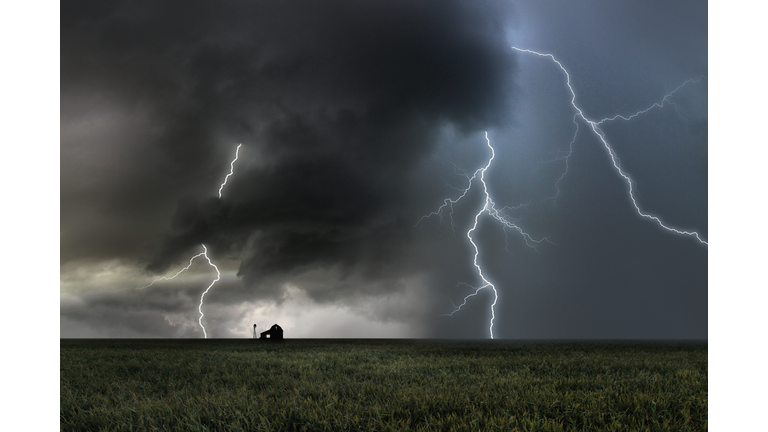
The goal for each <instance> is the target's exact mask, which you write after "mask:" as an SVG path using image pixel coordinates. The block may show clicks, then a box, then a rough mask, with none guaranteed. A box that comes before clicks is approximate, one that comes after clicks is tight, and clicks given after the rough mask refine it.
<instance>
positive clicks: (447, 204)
mask: <svg viewBox="0 0 768 432" xmlns="http://www.w3.org/2000/svg"><path fill="white" fill-rule="evenodd" d="M485 141H486V143H487V145H488V148H489V149H491V157H490V158H489V159H488V163H487V164H486V165H485V166H484V167H482V168H479V169H477V170H476V171H475V173H474V174H473V175H472V177H469V175H468V174H466V173H465V175H466V177H467V178H468V179H469V184H468V185H467V188H466V189H463V190H461V195H459V197H458V198H456V199H451V198H446V199H445V200H444V201H443V205H441V206H440V208H438V209H437V210H436V211H434V212H432V213H430V214H428V215H425V216H423V217H422V218H421V219H419V222H421V221H422V220H424V219H425V218H429V217H431V216H435V215H440V216H441V215H442V212H443V210H445V209H446V208H448V209H449V215H450V216H451V226H452V227H455V225H454V223H453V205H454V204H456V203H458V202H459V201H461V199H462V198H464V197H465V196H466V195H467V193H469V190H470V189H471V188H472V182H473V181H474V180H475V179H476V178H478V175H479V179H480V183H482V184H483V194H484V195H485V200H484V204H483V206H482V207H481V208H480V210H478V212H477V213H476V214H475V223H474V225H472V228H470V229H469V231H467V238H468V239H469V242H470V243H472V247H473V248H474V249H475V255H474V258H473V261H472V262H473V264H474V266H475V269H476V270H477V274H478V276H480V279H481V280H482V282H483V283H482V285H480V286H479V287H474V286H471V285H468V284H463V285H466V286H468V287H470V288H472V289H474V292H472V293H471V294H469V295H467V296H466V297H464V301H463V302H462V303H461V304H460V305H458V306H454V310H453V311H452V312H451V313H449V314H444V315H445V316H451V315H453V314H454V313H456V312H458V311H460V310H461V308H462V307H463V306H464V305H465V304H467V300H468V299H469V298H470V297H474V296H476V295H477V294H478V293H479V292H480V291H481V290H483V289H486V288H490V289H491V291H493V303H492V304H491V322H490V325H489V327H488V331H489V333H490V335H491V339H493V321H494V319H495V318H496V313H495V310H494V308H495V307H496V301H497V300H498V298H499V293H498V291H496V286H494V285H493V283H491V282H490V281H489V280H488V279H487V278H486V277H485V275H484V274H483V269H482V268H481V267H480V264H478V262H477V261H478V257H479V255H480V249H478V247H477V244H476V243H475V241H474V240H473V239H472V233H473V232H474V231H475V229H477V224H478V222H479V220H480V216H481V215H482V214H483V213H487V214H488V215H489V216H491V217H492V218H494V219H495V220H496V221H498V222H499V223H500V224H501V225H502V228H504V232H505V234H506V230H507V229H512V230H515V231H517V232H518V233H519V234H520V235H521V236H522V237H523V239H524V240H525V243H526V244H527V245H528V246H530V247H532V248H534V249H535V248H536V245H537V244H540V243H542V242H544V241H547V242H549V240H548V239H547V238H546V237H544V238H542V239H540V240H535V239H534V238H533V237H531V235H530V234H528V233H526V232H525V231H523V229H522V228H520V227H519V226H518V225H517V224H515V223H514V222H512V221H511V220H509V219H508V218H506V217H505V216H504V214H503V210H505V209H507V207H505V208H503V209H497V208H496V203H495V202H494V201H493V199H492V198H491V194H490V193H489V192H488V185H487V184H486V183H485V172H486V171H487V170H488V168H490V167H491V164H492V163H493V159H494V158H495V157H496V151H495V150H494V149H493V146H492V145H491V140H490V139H489V138H488V132H485ZM417 225H418V223H417ZM550 243H551V242H550Z"/></svg>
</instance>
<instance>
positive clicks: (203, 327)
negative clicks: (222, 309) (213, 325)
mask: <svg viewBox="0 0 768 432" xmlns="http://www.w3.org/2000/svg"><path fill="white" fill-rule="evenodd" d="M203 249H204V251H203V253H202V255H203V256H204V257H205V259H206V260H208V264H210V265H211V266H212V267H213V268H214V269H216V279H214V280H213V282H211V284H210V285H208V288H206V289H205V291H203V293H202V294H201V295H200V306H198V307H197V311H198V312H200V318H198V320H197V322H198V323H199V324H200V328H202V329H203V337H204V338H205V339H208V333H206V332H205V326H203V299H204V298H205V295H206V294H208V290H210V289H211V288H213V285H214V284H215V283H216V282H218V281H219V279H221V272H219V268H218V267H216V264H214V263H212V262H211V259H210V258H208V254H207V252H208V249H206V248H205V245H203Z"/></svg>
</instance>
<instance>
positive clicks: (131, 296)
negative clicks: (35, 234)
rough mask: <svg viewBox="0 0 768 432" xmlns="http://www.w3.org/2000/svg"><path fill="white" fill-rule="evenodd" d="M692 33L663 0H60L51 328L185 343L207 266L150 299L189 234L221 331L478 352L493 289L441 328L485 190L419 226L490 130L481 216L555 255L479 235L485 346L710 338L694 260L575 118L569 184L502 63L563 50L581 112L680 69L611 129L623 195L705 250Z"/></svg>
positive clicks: (543, 87) (557, 146)
mask: <svg viewBox="0 0 768 432" xmlns="http://www.w3.org/2000/svg"><path fill="white" fill-rule="evenodd" d="M693 5H695V4H693ZM687 6H691V5H687ZM683 12H685V13H683ZM587 20H591V21H589V22H587ZM706 21H707V15H706V7H704V8H703V9H702V8H695V13H691V12H690V7H687V8H686V9H683V8H681V7H678V6H674V5H673V6H666V5H665V4H662V3H658V4H655V3H651V4H648V5H643V6H639V5H624V6H617V5H615V4H613V3H608V2H586V3H584V4H583V5H581V6H579V7H577V6H575V5H562V4H561V3H554V2H542V3H539V2H536V3H520V4H515V3H512V2H507V1H483V2H470V1H419V2H411V1H387V2H379V1H351V0H350V1H329V2H312V1H294V2H287V3H278V2H243V1H238V2H216V3H212V2H173V1H172V2H162V3H154V2H135V1H133V2H127V1H126V2H108V3H106V4H105V3H103V2H87V1H78V2H68V3H66V4H62V8H61V269H62V270H61V273H62V276H61V278H62V283H61V290H62V301H61V320H62V336H64V337H77V336H123V337H134V336H140V337H199V336H200V335H201V333H202V332H201V331H200V329H199V328H198V327H197V325H196V321H197V316H198V315H197V304H198V301H199V296H200V293H201V292H202V290H203V289H204V288H205V287H206V286H207V285H208V284H209V283H210V281H211V272H212V269H211V268H210V267H209V266H208V265H207V264H206V263H205V262H199V261H197V262H195V263H193V266H192V267H191V268H190V271H189V272H188V274H185V275H184V276H183V277H181V278H179V279H176V280H173V281H167V282H163V283H160V284H157V285H153V286H151V287H148V288H143V287H144V286H146V285H147V284H148V283H149V282H151V281H152V280H153V279H155V278H157V277H160V276H164V275H166V276H167V275H173V274H175V273H176V272H177V271H178V270H180V269H181V268H182V267H184V266H186V265H187V264H188V262H189V259H190V258H191V257H192V256H194V255H196V254H198V253H200V252H201V251H202V246H201V245H203V244H204V245H206V247H207V248H208V251H209V255H210V257H211V259H212V261H213V262H214V263H216V264H217V265H218V266H219V267H220V269H221V270H222V274H223V278H222V280H221V281H220V282H219V283H218V284H217V285H216V286H215V288H214V289H213V290H212V291H211V292H210V294H209V295H208V296H207V297H206V311H207V312H206V322H207V323H208V324H207V325H206V328H210V330H209V334H213V335H214V336H215V337H234V336H242V335H244V334H245V335H247V334H248V331H249V328H250V327H249V326H250V325H251V323H250V321H249V320H255V319H263V320H273V319H274V320H277V319H278V318H280V317H282V319H284V320H288V325H286V324H285V323H284V322H281V326H283V327H284V328H286V331H287V332H288V335H290V333H291V332H290V331H293V334H294V335H295V334H302V335H305V336H318V335H319V336H333V335H340V334H343V335H348V336H350V337H353V336H354V337H362V336H381V335H384V336H410V337H414V336H424V337H486V336H487V328H488V317H489V314H490V312H489V303H488V298H489V293H488V291H484V292H482V293H481V294H480V295H478V298H477V300H476V301H472V302H470V303H469V304H468V305H467V307H466V310H463V311H462V312H460V313H457V314H455V315H454V316H451V317H445V316H441V314H445V313H447V312H450V311H451V310H453V306H452V304H451V303H452V302H453V303H458V302H460V301H461V299H462V298H463V297H464V296H465V295H467V294H468V293H469V292H471V291H470V290H468V289H467V286H466V285H462V283H465V284H470V285H477V284H478V278H477V275H476V271H475V269H474V267H473V265H472V255H473V250H472V248H471V245H469V243H468V242H467V239H466V231H467V229H468V227H469V226H470V225H471V223H472V217H473V215H474V213H475V212H476V210H477V208H478V207H477V206H478V205H480V206H481V205H482V197H481V195H480V193H479V191H478V190H477V189H473V190H472V191H470V193H469V194H468V195H467V196H466V197H465V198H464V199H463V201H462V202H461V204H460V205H457V206H455V208H454V211H453V213H452V214H451V215H449V214H447V213H443V214H441V215H435V216H432V217H429V218H425V219H422V216H424V215H429V214H430V213H431V212H433V211H435V210H437V208H438V207H439V206H440V205H441V204H442V203H443V202H444V201H443V200H444V199H445V198H448V197H451V198H456V197H457V196H458V195H459V193H460V190H461V189H462V188H465V187H467V186H468V179H467V178H466V177H465V176H463V175H462V173H469V174H470V175H471V173H472V172H474V170H476V169H478V168H479V167H481V166H484V164H485V163H487V160H488V157H489V152H488V148H487V147H486V146H485V139H484V132H485V131H489V137H490V138H491V140H492V142H493V143H494V147H495V149H496V154H497V156H496V158H497V159H496V164H495V165H494V167H493V168H492V169H491V170H489V172H488V175H487V179H488V184H489V185H490V186H489V189H490V190H491V191H492V193H493V194H494V196H495V197H497V199H498V200H499V202H497V204H498V205H499V207H503V206H517V205H519V204H526V206H525V207H520V208H516V209H515V210H512V211H511V213H510V214H511V215H512V216H514V217H515V218H516V220H517V221H519V224H520V225H521V226H522V227H524V229H526V230H527V231H528V232H530V233H531V235H532V236H534V237H535V238H544V237H546V238H547V239H549V242H544V243H542V246H541V247H537V248H536V249H532V248H530V247H528V246H527V245H526V244H525V243H524V242H523V241H522V240H521V239H520V238H519V237H516V236H515V233H514V232H513V231H509V230H508V231H504V230H503V229H501V227H499V226H497V225H494V224H493V223H492V220H490V219H488V220H482V221H481V223H480V225H479V227H478V231H477V239H478V241H479V243H482V248H481V249H482V250H481V252H480V257H481V260H482V262H483V265H484V266H486V267H487V270H486V272H487V273H488V274H491V275H493V279H494V281H495V283H496V284H497V285H499V291H500V303H499V306H498V309H497V320H496V326H497V328H498V329H499V330H498V332H497V333H498V334H499V335H500V336H501V337H517V338H547V337H576V338H579V337H582V338H583V337H611V338H622V337H653V338H659V337H675V338H692V337H693V338H701V337H706V308H707V297H706V292H707V278H706V270H707V249H706V247H705V246H701V245H700V244H698V243H696V242H695V241H690V239H686V238H681V237H679V236H675V235H670V234H669V233H668V232H664V231H660V230H659V229H658V227H657V226H655V225H653V224H649V223H648V222H647V221H643V220H640V219H639V218H638V217H637V215H636V214H635V213H634V209H633V208H632V207H631V204H630V203H629V202H628V197H627V190H626V183H623V182H622V181H621V179H618V178H617V176H616V173H615V171H613V170H612V168H611V166H610V164H609V162H608V160H607V157H606V153H605V151H604V149H602V148H600V145H599V143H597V142H596V139H595V138H594V136H592V135H590V134H589V133H588V132H587V131H585V130H583V128H584V125H583V124H582V125H580V126H581V127H582V131H581V132H580V133H579V135H577V139H576V140H575V141H574V142H573V154H572V155H571V157H570V158H569V159H568V163H569V166H568V168H567V175H565V176H563V173H564V172H566V171H565V166H564V165H563V163H562V160H561V159H558V157H559V156H562V154H563V152H564V151H566V150H567V149H568V145H569V142H571V140H572V139H573V135H574V131H575V128H576V125H575V124H574V122H573V114H574V113H573V109H572V107H571V106H570V104H569V99H570V98H569V94H568V93H567V89H566V88H565V87H564V81H563V77H562V74H561V73H560V71H559V69H557V68H553V67H552V64H551V63H549V64H548V63H547V62H546V61H545V60H541V59H536V58H531V57H525V56H522V55H521V54H520V53H519V52H515V51H513V50H512V49H510V45H516V46H521V45H520V44H525V46H524V48H531V49H537V50H541V51H545V52H552V53H554V54H556V55H557V56H558V57H559V58H561V59H563V62H564V64H566V65H567V67H568V68H569V71H571V73H572V77H571V79H572V82H573V83H574V85H575V86H576V87H577V92H578V94H579V98H580V99H579V103H580V104H581V105H582V106H583V107H584V109H585V110H586V111H588V112H589V114H588V115H589V116H591V118H596V119H599V118H602V117H604V116H607V115H613V114H617V113H621V114H625V113H631V112H635V111H637V110H639V109H644V108H646V107H648V106H650V105H651V104H653V103H654V102H657V101H659V100H660V99H661V98H662V97H663V96H664V94H666V93H667V92H668V91H669V90H671V89H673V88H675V87H676V86H678V85H680V84H681V83H682V82H684V81H685V80H687V79H699V81H698V82H697V84H692V85H690V86H687V87H686V88H684V89H682V90H681V91H680V92H679V93H676V96H675V98H674V99H673V100H672V101H671V102H674V103H670V104H666V105H665V106H664V107H663V108H661V109H657V110H654V111H653V112H650V113H649V114H648V115H647V116H644V117H643V118H641V119H638V121H637V122H633V123H632V124H618V123H616V124H610V125H606V127H605V132H606V134H608V135H609V137H610V139H611V142H612V143H615V148H616V151H617V153H618V154H619V156H620V158H621V163H622V167H624V168H625V169H626V170H627V171H629V172H630V173H632V175H633V177H634V178H635V182H636V184H637V185H638V189H639V191H640V192H639V198H640V199H641V202H642V205H643V206H644V207H645V208H648V209H649V210H650V211H653V212H656V213H660V214H663V215H664V217H665V220H669V223H671V224H673V225H675V226H683V227H686V228H691V229H696V230H699V231H700V232H702V233H703V235H704V237H706V234H707V189H706V188H707V186H706V185H707V169H706V167H707V150H706V149H707V110H706V95H707V93H706V78H705V77H706V74H707V57H706V53H707V50H706V48H707V40H706V34H707V33H706V31H707V29H706ZM649 23H650V24H649ZM648 26H651V28H650V29H649V27H648ZM240 143H242V147H241V149H240V152H239V155H240V157H239V159H238V160H237V162H236V163H235V165H234V172H235V173H234V175H233V176H232V177H230V178H229V180H228V183H227V185H226V187H225V188H224V189H223V194H222V197H221V198H219V197H218V189H219V186H220V185H221V183H222V181H223V179H224V177H225V175H226V174H227V173H228V172H229V168H230V163H231V162H232V160H233V157H234V153H235V148H236V147H237V145H238V144H240ZM561 176H562V179H561ZM559 179H561V180H560V181H559ZM555 185H557V186H555ZM475 188H477V186H475ZM558 190H559V191H560V193H559V194H557V191H558ZM556 194H557V198H556V199H553V197H554V196H555V195H556ZM454 225H455V226H454ZM333 311H336V312H333ZM310 317H315V318H310ZM311 319H318V320H323V323H322V325H323V326H325V327H326V329H328V330H318V332H316V333H312V332H306V328H307V326H311V325H313V324H311ZM272 323H273V322H266V321H265V322H264V325H271V324H272ZM355 326H359V327H360V328H366V329H368V330H366V332H368V333H366V332H363V333H360V332H357V333H355V332H351V331H347V333H344V331H345V330H343V329H349V328H352V327H355ZM331 328H333V329H334V330H330V329H331ZM326 331H327V332H326ZM301 332H305V333H301Z"/></svg>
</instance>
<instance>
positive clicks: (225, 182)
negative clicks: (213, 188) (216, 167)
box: [219, 144, 242, 198]
mask: <svg viewBox="0 0 768 432" xmlns="http://www.w3.org/2000/svg"><path fill="white" fill-rule="evenodd" d="M241 145H242V144H238V145H237V149H236V150H235V159H233V160H232V163H230V164H229V174H227V176H226V177H224V183H222V184H221V186H219V198H221V191H222V189H224V185H225V184H227V179H228V178H229V176H231V175H232V174H234V173H235V161H236V160H237V156H238V154H239V153H240V146H241Z"/></svg>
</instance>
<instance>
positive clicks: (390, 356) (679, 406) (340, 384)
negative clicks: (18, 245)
mask: <svg viewBox="0 0 768 432" xmlns="http://www.w3.org/2000/svg"><path fill="white" fill-rule="evenodd" d="M60 390H61V396H60V397H61V410H60V416H61V430H88V431H98V430H120V431H138V430H147V431H153V430H172V431H198V430H201V431H229V430H231V431H278V430H291V431H300V430H308V431H316V430H318V431H319V430H324V431H348V430H363V431H388V430H435V431H448V430H482V431H494V430H505V431H515V430H518V431H529V430H542V431H576V430H590V431H592V430H606V431H646V430H648V431H666V430H670V431H672V430H674V431H702V430H707V345H706V342H699V343H693V342H614V343H610V342H541V343H537V342H509V341H507V342H504V341H483V342H469V341H462V342H439V341H427V340H376V339H373V340H322V339H321V340H317V339H315V340H295V339H293V340H291V339H288V340H285V341H283V342H282V343H280V342H277V343H274V342H265V341H254V340H250V339H244V340H239V339H238V340H190V339H183V340H178V339H174V340H167V339H166V340H126V339H123V340H71V339H69V340H68V339H63V340H61V375H60Z"/></svg>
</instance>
